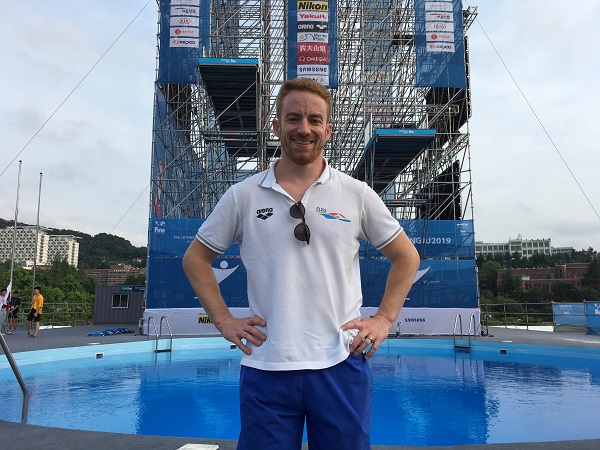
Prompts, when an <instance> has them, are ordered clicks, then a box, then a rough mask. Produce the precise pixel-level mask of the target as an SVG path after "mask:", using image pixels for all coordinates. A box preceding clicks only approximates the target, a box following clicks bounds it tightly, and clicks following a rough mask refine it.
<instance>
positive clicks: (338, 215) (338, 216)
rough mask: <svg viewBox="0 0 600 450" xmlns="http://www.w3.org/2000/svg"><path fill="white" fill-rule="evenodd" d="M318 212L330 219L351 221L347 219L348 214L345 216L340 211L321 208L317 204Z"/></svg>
mask: <svg viewBox="0 0 600 450" xmlns="http://www.w3.org/2000/svg"><path fill="white" fill-rule="evenodd" d="M317 214H319V215H321V216H323V217H325V218H326V219H330V220H339V221H340V222H351V220H350V219H346V216H344V215H343V214H342V213H338V212H331V213H330V212H327V209H326V208H321V207H319V206H317Z"/></svg>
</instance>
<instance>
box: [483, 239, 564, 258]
mask: <svg viewBox="0 0 600 450" xmlns="http://www.w3.org/2000/svg"><path fill="white" fill-rule="evenodd" d="M573 251H574V249H573V248H572V247H560V248H556V249H554V248H552V240H551V239H523V238H522V237H521V235H519V237H518V238H517V239H509V240H508V242H494V243H491V242H475V255H476V256H479V255H483V256H487V255H492V256H496V255H505V254H507V253H508V254H510V255H512V254H514V253H517V254H518V255H519V256H520V257H521V258H529V257H530V256H533V255H536V254H543V255H553V254H556V253H572V252H573Z"/></svg>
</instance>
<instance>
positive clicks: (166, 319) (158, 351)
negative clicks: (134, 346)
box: [146, 316, 173, 353]
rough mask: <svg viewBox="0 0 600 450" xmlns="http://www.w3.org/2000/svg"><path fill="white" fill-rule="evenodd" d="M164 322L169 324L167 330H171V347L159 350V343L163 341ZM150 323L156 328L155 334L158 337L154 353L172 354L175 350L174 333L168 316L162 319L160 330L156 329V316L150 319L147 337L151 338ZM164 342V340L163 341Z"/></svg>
mask: <svg viewBox="0 0 600 450" xmlns="http://www.w3.org/2000/svg"><path fill="white" fill-rule="evenodd" d="M163 321H164V322H165V323H166V324H167V329H168V330H169V346H168V347H167V348H158V342H159V341H160V340H161V339H160V338H161V336H162V335H163V333H162V327H163ZM150 322H152V326H153V327H154V334H155V335H156V344H155V346H154V353H162V352H171V350H173V332H172V331H171V326H170V325H169V319H168V318H167V317H166V316H161V317H160V322H159V328H158V330H157V329H156V322H155V320H154V316H150V317H148V331H147V333H146V334H147V335H148V337H150ZM163 340H164V339H163Z"/></svg>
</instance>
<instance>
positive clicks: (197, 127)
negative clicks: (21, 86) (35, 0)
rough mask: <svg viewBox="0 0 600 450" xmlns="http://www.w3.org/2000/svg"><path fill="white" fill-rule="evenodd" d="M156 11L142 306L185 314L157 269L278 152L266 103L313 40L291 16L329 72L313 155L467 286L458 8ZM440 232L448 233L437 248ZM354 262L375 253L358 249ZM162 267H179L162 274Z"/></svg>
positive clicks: (242, 0)
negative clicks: (325, 123)
mask: <svg viewBox="0 0 600 450" xmlns="http://www.w3.org/2000/svg"><path fill="white" fill-rule="evenodd" d="M157 2H158V5H159V31H158V65H157V81H156V89H155V105H154V123H153V149H152V167H151V199H150V203H151V205H150V221H149V264H148V270H149V272H148V289H147V306H148V307H149V308H166V309H170V308H180V307H191V306H190V304H189V303H187V302H188V300H184V299H181V301H178V300H176V301H175V303H174V304H171V303H169V301H168V300H167V299H168V298H172V297H173V295H175V296H177V294H174V292H173V289H176V287H175V286H176V284H175V281H174V280H179V281H177V282H178V283H185V279H184V278H182V277H181V274H179V273H177V274H175V273H172V272H171V271H176V270H178V269H177V264H178V263H179V269H180V258H181V256H182V255H183V252H184V248H185V246H186V245H187V244H189V241H190V239H191V238H193V234H194V233H195V230H194V228H195V229H197V225H198V224H199V223H200V222H201V220H202V219H203V218H206V217H207V216H208V215H209V214H210V213H211V212H212V210H213V208H214V207H215V205H216V203H217V202H218V201H219V199H220V198H221V196H222V195H223V194H224V193H225V191H226V190H227V189H228V188H229V187H230V186H232V185H233V184H235V183H237V182H239V181H240V180H242V179H244V178H245V177H247V176H249V175H252V174H254V173H257V172H258V171H261V170H264V169H266V168H267V167H268V166H269V164H270V162H271V161H272V160H273V158H276V157H277V156H278V155H279V151H280V149H279V144H278V141H277V138H276V136H275V135H274V134H273V132H272V121H273V119H274V118H275V99H276V96H277V92H278V90H279V87H280V86H281V84H282V83H283V82H284V81H285V80H286V79H287V78H289V77H290V67H291V66H296V65H297V64H300V62H299V61H300V57H299V56H298V55H299V51H300V50H299V49H300V45H301V40H302V39H308V40H312V39H313V38H314V39H317V40H318V39H320V38H319V37H318V36H317V34H315V33H312V34H311V33H305V32H302V33H301V31H302V30H301V28H302V27H299V26H298V24H299V23H301V21H303V20H304V19H302V17H309V19H307V20H306V21H304V22H302V23H303V24H304V25H303V30H304V31H305V30H306V29H309V30H310V29H312V30H316V31H323V30H327V33H328V37H326V38H325V39H328V41H326V43H327V42H328V44H329V46H328V48H329V53H328V54H327V57H328V58H329V60H328V61H329V64H330V69H331V70H332V72H331V73H333V72H335V81H334V82H332V78H331V77H330V78H329V79H328V80H327V82H325V83H324V84H325V85H326V86H327V87H329V88H330V91H331V93H332V96H333V100H334V104H333V114H332V122H333V135H332V137H331V139H330V140H329V141H328V143H327V145H326V148H325V151H324V153H325V157H326V158H327V159H328V161H329V163H330V164H331V165H332V166H333V167H335V168H337V169H339V170H341V171H343V172H345V173H347V174H350V175H351V176H353V177H355V178H357V179H359V180H363V181H365V182H366V183H368V184H369V185H370V186H371V187H372V188H373V189H374V190H375V191H376V192H377V193H378V194H379V195H380V196H381V197H382V198H383V200H384V202H385V203H386V205H387V206H388V207H389V209H390V211H391V212H392V214H393V215H394V216H395V217H396V218H397V219H398V220H400V221H401V223H402V224H403V226H404V227H405V229H406V230H407V233H409V232H410V233H409V235H410V237H411V239H412V240H413V242H414V243H415V245H416V246H417V249H418V250H419V252H420V254H421V258H422V260H423V261H432V264H433V263H434V262H435V261H440V260H452V261H459V262H461V263H464V261H466V260H468V261H469V265H468V266H469V269H468V270H469V277H472V278H469V279H470V280H471V279H472V280H475V277H476V276H475V266H474V261H475V254H474V241H473V233H472V214H473V212H472V191H471V166H470V155H469V150H470V149H469V131H468V121H469V118H470V116H471V103H470V98H471V95H470V83H469V67H468V66H469V51H468V39H467V36H466V31H467V29H468V28H469V26H470V25H471V24H472V22H473V20H474V19H475V17H476V14H477V11H476V9H475V8H473V7H468V8H466V9H463V7H462V3H461V1H460V0H442V1H437V2H433V1H430V0H330V1H327V0H322V1H296V2H292V0H157ZM291 11H292V12H293V14H292V13H291ZM302 11H307V12H308V13H309V15H308V16H301V15H300V14H301V13H302ZM324 12H325V13H326V14H325V17H326V18H325V19H323V17H324V16H323V15H321V14H323V13H324ZM332 18H333V20H332ZM322 20H325V22H326V26H325V28H323V25H322V24H323V22H321V26H319V21H322ZM309 24H310V25H309ZM440 24H441V25H440ZM315 27H317V28H318V30H317V28H315ZM432 27H433V28H432ZM435 27H442V28H440V29H436V28H435ZM432 30H433V31H432ZM307 35H309V36H308V37H307ZM448 36H451V37H450V38H448ZM333 40H334V41H335V45H332V44H333ZM438 40H439V41H438ZM434 44H435V45H436V46H437V47H431V46H430V45H434ZM450 57H452V58H453V59H451V58H450ZM332 61H333V62H332ZM333 65H335V67H333ZM449 73H450V74H449ZM457 73H458V75H456V74H457ZM453 77H454V78H453ZM456 78H458V83H457V82H455V79H456ZM440 80H441V81H440ZM176 220H181V221H183V222H181V223H188V224H189V223H191V224H193V225H190V226H188V225H186V226H183V225H181V226H180V225H172V224H173V223H175V222H173V221H176ZM411 223H415V224H416V225H415V227H414V228H411V227H412V225H410V224H411ZM450 224H451V225H450ZM442 225H443V226H442ZM169 226H172V227H174V228H172V229H169ZM440 226H441V228H440ZM186 227H188V228H186ZM447 229H451V230H452V231H451V232H450V234H452V233H454V234H453V236H451V237H440V236H442V235H443V234H444V233H445V231H443V230H447ZM440 230H441V231H440ZM176 234H179V237H178V238H173V239H171V237H172V236H174V235H176ZM455 238H456V240H457V242H454V243H452V244H448V243H449V241H450V240H451V239H455ZM436 239H437V240H436ZM440 239H441V241H440ZM183 241H186V242H185V245H183ZM179 242H181V243H182V245H181V246H179V247H178V245H177V244H178V243H179ZM440 243H441V244H448V245H447V247H446V249H445V250H444V249H440V247H436V246H438V244H440ZM471 246H472V249H471ZM450 247H452V249H450V250H448V249H449V248H450ZM457 249H458V250H457ZM233 256H235V255H233ZM361 257H364V258H366V259H369V258H370V257H372V258H375V259H378V258H380V255H377V252H374V251H371V250H369V249H367V250H365V252H364V254H362V255H361ZM168 258H172V259H175V260H176V259H177V258H179V262H178V263H177V262H175V263H173V265H172V268H167V266H169V265H168V264H167V261H166V259H168ZM434 265H435V264H434ZM169 267H170V266H169ZM471 269H472V274H471ZM452 270H455V269H452ZM456 270H458V269H456ZM461 270H462V269H461ZM432 271H433V270H432ZM165 274H169V275H165ZM161 277H162V278H168V279H170V280H171V281H173V283H174V284H173V285H172V286H170V285H168V282H167V281H165V280H164V279H161ZM165 283H166V284H165ZM363 284H365V283H364V280H363ZM442 284H443V283H442ZM471 284H473V283H471ZM475 284H476V282H475ZM475 291H476V286H472V288H469V293H468V294H467V293H463V294H460V295H459V296H460V297H461V298H462V297H468V300H465V305H467V304H468V305H469V306H468V307H469V308H476V307H477V304H478V300H477V295H476V292H475ZM167 292H168V293H167ZM443 292H444V294H442V293H439V294H436V295H446V294H445V293H446V292H447V291H443ZM182 295H187V296H188V297H189V293H188V294H182ZM422 295H423V296H427V295H429V294H426V293H424V294H422ZM413 297H414V298H416V297H415V296H413ZM195 301H196V302H197V300H195ZM425 303H427V302H425ZM195 306H197V303H196V305H195ZM407 306H408V303H407ZM438 306H440V305H439V304H438V303H436V301H434V307H438ZM463 306H464V305H463ZM465 322H466V318H465Z"/></svg>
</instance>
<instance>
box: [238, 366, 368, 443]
mask: <svg viewBox="0 0 600 450" xmlns="http://www.w3.org/2000/svg"><path fill="white" fill-rule="evenodd" d="M372 396H373V376H372V373H371V366H370V363H369V362H368V361H367V360H365V359H364V356H363V355H361V356H354V355H350V356H348V358H347V359H346V360H345V361H342V362H341V363H339V364H337V365H335V366H333V367H329V368H327V369H321V370H293V371H281V372H280V371H266V370H258V369H254V368H251V367H246V366H242V367H241V370H240V418H241V432H240V438H239V440H238V450H254V449H256V450H258V449H260V450H282V449H285V450H295V449H300V448H301V447H302V433H303V431H304V421H305V420H306V431H307V436H308V446H309V447H310V449H311V450H334V449H339V450H366V449H370V448H371V447H370V434H371V400H372Z"/></svg>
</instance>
